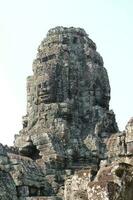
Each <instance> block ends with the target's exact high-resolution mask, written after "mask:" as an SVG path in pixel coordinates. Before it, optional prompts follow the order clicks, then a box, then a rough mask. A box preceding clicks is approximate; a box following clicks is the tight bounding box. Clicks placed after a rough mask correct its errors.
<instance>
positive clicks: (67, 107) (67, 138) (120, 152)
mask: <svg viewBox="0 0 133 200" xmlns="http://www.w3.org/2000/svg"><path fill="white" fill-rule="evenodd" d="M109 101H110V85H109V80H108V75H107V71H106V69H105V68H104V64H103V59H102V57H101V56H100V54H99V53H98V52H97V51H96V45H95V43H94V42H93V41H92V40H91V39H90V38H89V37H88V35H87V34H86V33H85V31H84V30H83V29H80V28H73V27H71V28H64V27H56V28H54V29H51V30H50V31H49V32H48V34H47V36H46V38H45V39H44V40H43V41H42V43H41V44H40V46H39V48H38V53H37V57H36V59H35V60H34V62H33V75H32V76H29V77H28V78H27V113H26V115H25V116H24V117H23V129H22V130H21V131H20V133H19V134H18V135H16V136H15V142H14V147H8V146H3V145H2V144H0V199H1V200H92V199H95V200H114V199H115V200H132V199H133V189H132V188H133V118H131V119H130V121H129V122H128V124H127V126H126V129H125V131H123V132H119V131H118V127H117V123H116V121H115V115H114V113H113V111H111V110H109Z"/></svg>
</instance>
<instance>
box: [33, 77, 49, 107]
mask: <svg viewBox="0 0 133 200" xmlns="http://www.w3.org/2000/svg"><path fill="white" fill-rule="evenodd" d="M36 84H37V85H36V88H37V98H38V104H40V103H49V102H51V86H50V79H49V76H48V74H45V75H44V76H43V77H38V80H37V83H36Z"/></svg>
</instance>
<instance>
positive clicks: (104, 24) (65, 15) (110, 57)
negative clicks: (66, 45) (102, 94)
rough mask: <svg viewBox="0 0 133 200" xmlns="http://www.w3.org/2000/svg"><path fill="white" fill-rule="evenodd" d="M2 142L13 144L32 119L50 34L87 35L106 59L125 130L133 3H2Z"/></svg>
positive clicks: (132, 79) (131, 79)
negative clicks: (29, 112) (35, 72)
mask: <svg viewBox="0 0 133 200" xmlns="http://www.w3.org/2000/svg"><path fill="white" fill-rule="evenodd" d="M0 5H1V6H0V91H1V97H0V111H1V112H0V124H1V134H0V142H2V143H4V144H6V143H7V144H9V145H10V144H12V142H13V138H14V134H18V132H19V130H20V129H21V117H22V115H25V113H26V77H27V76H28V75H30V74H32V61H33V59H34V58H35V56H36V53H37V47H38V45H39V44H40V42H41V40H42V39H43V38H44V37H45V35H46V33H47V31H48V30H49V29H50V28H52V27H55V26H59V25H62V26H68V27H69V26H74V27H81V28H84V29H85V30H86V32H87V33H88V34H89V37H90V38H91V39H92V40H93V41H94V42H95V43H96V44H97V51H98V52H99V53H100V54H101V55H102V57H103V59H104V66H105V67H106V69H107V71H108V74H109V79H110V85H111V102H110V109H113V110H114V112H115V114H116V120H117V122H118V125H119V127H120V130H123V129H124V126H125V125H126V123H127V121H128V120H129V118H130V117H132V116H133V110H132V102H133V92H132V86H133V59H132V58H133V50H132V48H133V39H132V38H133V1H132V0H12V1H10V0H4V1H3V0H0Z"/></svg>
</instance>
